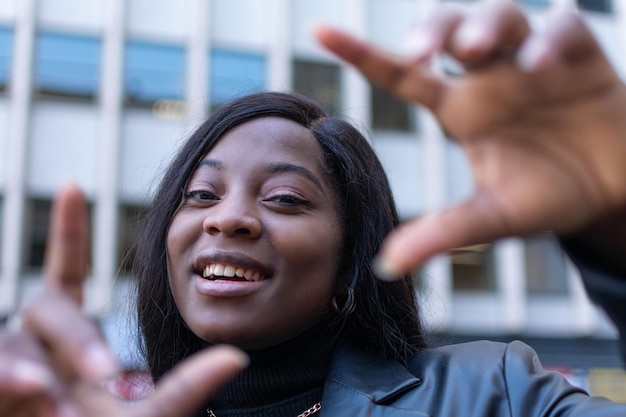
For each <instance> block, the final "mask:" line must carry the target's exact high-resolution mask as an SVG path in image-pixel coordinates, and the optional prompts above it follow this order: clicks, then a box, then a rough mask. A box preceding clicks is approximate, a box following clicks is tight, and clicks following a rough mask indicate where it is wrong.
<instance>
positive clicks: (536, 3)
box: [518, 0, 550, 7]
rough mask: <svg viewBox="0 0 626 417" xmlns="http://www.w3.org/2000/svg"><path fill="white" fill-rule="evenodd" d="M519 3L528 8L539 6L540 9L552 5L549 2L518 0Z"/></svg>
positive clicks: (547, 0) (545, 0)
mask: <svg viewBox="0 0 626 417" xmlns="http://www.w3.org/2000/svg"><path fill="white" fill-rule="evenodd" d="M518 1H520V3H524V4H526V5H528V6H538V7H545V6H547V5H549V4H550V1H549V0H518Z"/></svg>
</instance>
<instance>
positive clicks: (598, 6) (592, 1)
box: [578, 0, 613, 13]
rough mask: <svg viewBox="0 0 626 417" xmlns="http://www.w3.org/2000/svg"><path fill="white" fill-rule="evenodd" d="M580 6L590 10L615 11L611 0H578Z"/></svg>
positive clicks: (582, 8)
mask: <svg viewBox="0 0 626 417" xmlns="http://www.w3.org/2000/svg"><path fill="white" fill-rule="evenodd" d="M578 7H579V8H580V9H581V10H588V11H590V12H603V13H611V12H612V11H613V4H612V2H611V0H578Z"/></svg>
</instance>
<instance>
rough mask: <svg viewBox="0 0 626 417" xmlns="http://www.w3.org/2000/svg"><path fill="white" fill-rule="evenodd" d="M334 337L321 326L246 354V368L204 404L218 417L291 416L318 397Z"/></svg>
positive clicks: (320, 394)
mask: <svg viewBox="0 0 626 417" xmlns="http://www.w3.org/2000/svg"><path fill="white" fill-rule="evenodd" d="M336 336H337V331H336V329H335V328H334V327H333V326H330V325H329V324H328V323H327V322H325V323H322V324H319V325H317V326H316V327H314V328H313V329H311V330H309V331H307V332H305V333H303V334H302V335H300V336H297V337H296V338H294V339H291V340H289V341H287V342H285V343H282V344H280V345H278V346H274V347H271V348H267V349H262V350H256V351H249V352H247V353H248V355H249V356H250V365H249V366H248V368H247V369H246V370H244V371H243V372H242V373H241V374H239V375H238V376H237V377H235V378H234V379H233V380H231V381H230V382H229V383H227V384H226V385H224V386H223V387H222V388H221V389H220V390H219V391H218V392H217V394H216V395H215V396H214V397H213V398H212V399H211V401H210V404H209V406H210V407H211V409H212V410H213V411H214V412H215V414H216V415H217V416H218V417H243V416H254V417H285V416H287V417H289V416H293V417H296V416H297V415H298V414H300V413H302V412H303V411H304V410H306V409H308V408H309V407H311V406H312V405H313V404H315V403H316V402H318V401H320V399H321V397H322V390H323V386H324V380H325V378H326V374H327V371H328V365H329V362H330V356H331V353H332V349H333V347H334V344H335V342H336Z"/></svg>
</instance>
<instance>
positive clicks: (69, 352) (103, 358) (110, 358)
mask: <svg viewBox="0 0 626 417" xmlns="http://www.w3.org/2000/svg"><path fill="white" fill-rule="evenodd" d="M22 318H23V326H24V328H25V329H26V330H28V331H29V332H30V333H31V334H32V335H33V336H34V337H36V338H37V339H38V340H40V341H41V344H42V345H43V346H45V347H46V348H47V349H48V350H49V351H50V352H51V353H50V356H51V361H52V362H53V363H54V365H55V368H56V371H57V372H59V373H61V374H62V375H63V376H64V377H65V378H70V379H73V377H74V375H79V376H81V377H83V378H86V379H87V380H89V381H91V382H94V383H98V382H101V381H103V380H107V379H110V378H113V377H115V376H117V375H119V373H120V368H119V365H118V364H117V361H116V359H115V356H114V355H113V353H112V352H111V351H110V349H109V348H108V347H107V345H106V343H105V342H104V340H103V339H102V336H101V333H100V331H99V330H98V328H97V327H96V325H95V324H94V323H92V322H91V321H90V320H89V319H88V318H87V317H86V316H85V315H84V314H83V313H82V312H81V311H80V308H79V307H78V305H76V304H75V303H73V302H71V301H70V300H68V298H67V297H66V296H65V295H64V294H60V293H58V292H56V291H47V292H45V293H44V294H42V295H40V296H38V297H37V298H35V299H33V300H32V301H31V302H30V303H28V304H27V305H25V306H24V308H23V310H22Z"/></svg>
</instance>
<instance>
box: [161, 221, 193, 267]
mask: <svg viewBox="0 0 626 417" xmlns="http://www.w3.org/2000/svg"><path fill="white" fill-rule="evenodd" d="M195 230H196V228H195V222H194V221H193V219H191V218H187V216H182V215H178V214H177V215H176V216H175V217H174V218H173V219H172V222H171V224H170V227H169V230H168V232H167V237H166V245H165V250H166V256H167V266H168V272H170V271H171V272H175V271H176V270H177V268H179V267H180V265H181V263H182V262H183V261H184V259H183V257H184V254H185V252H186V251H187V250H188V249H189V248H190V247H191V244H192V243H193V242H194V237H195V236H196V235H197V233H196V232H195Z"/></svg>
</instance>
